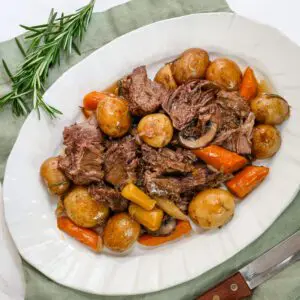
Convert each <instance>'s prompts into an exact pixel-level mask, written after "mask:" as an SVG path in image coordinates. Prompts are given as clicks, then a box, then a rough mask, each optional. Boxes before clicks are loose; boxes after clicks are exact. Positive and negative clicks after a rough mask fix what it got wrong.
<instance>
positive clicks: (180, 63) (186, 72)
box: [171, 48, 209, 84]
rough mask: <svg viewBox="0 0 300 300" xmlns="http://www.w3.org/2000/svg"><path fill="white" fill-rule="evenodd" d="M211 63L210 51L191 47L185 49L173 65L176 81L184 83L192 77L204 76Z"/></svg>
mask: <svg viewBox="0 0 300 300" xmlns="http://www.w3.org/2000/svg"><path fill="white" fill-rule="evenodd" d="M208 64H209V57H208V53H207V52H206V51H205V50H203V49H200V48H191V49H188V50H186V51H184V52H183V53H182V54H181V55H180V56H179V58H177V59H176V60H175V61H174V62H173V64H172V66H171V69H172V73H173V76H174V78H175V81H176V82H177V83H178V84H182V83H184V82H186V81H188V80H191V79H198V78H204V76H205V72H206V69H207V67H208Z"/></svg>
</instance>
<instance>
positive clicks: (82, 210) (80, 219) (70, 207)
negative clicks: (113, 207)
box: [64, 186, 109, 228]
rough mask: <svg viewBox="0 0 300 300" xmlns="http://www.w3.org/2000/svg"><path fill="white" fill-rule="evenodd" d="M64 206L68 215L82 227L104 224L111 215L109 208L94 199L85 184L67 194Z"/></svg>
mask: <svg viewBox="0 0 300 300" xmlns="http://www.w3.org/2000/svg"><path fill="white" fill-rule="evenodd" d="M64 207H65V210H66V213H67V215H68V217H69V218H70V219H71V220H72V221H73V222H74V223H75V224H76V225H78V226H81V227H87V228H89V227H94V226H96V225H99V224H103V223H104V222H105V221H106V220H107V218H108V215H109V208H107V207H105V206H104V205H103V204H102V203H99V202H97V201H96V200H94V199H93V198H92V197H91V196H90V194H89V192H88V190H87V188H86V187H83V186H77V187H75V188H74V189H73V190H72V191H70V192H69V193H68V194H67V195H66V197H65V198H64Z"/></svg>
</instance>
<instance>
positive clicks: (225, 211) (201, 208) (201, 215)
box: [188, 189, 235, 229]
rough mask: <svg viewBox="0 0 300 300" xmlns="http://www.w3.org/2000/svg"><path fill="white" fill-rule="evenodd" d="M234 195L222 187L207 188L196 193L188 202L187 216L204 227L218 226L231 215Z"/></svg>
mask: <svg viewBox="0 0 300 300" xmlns="http://www.w3.org/2000/svg"><path fill="white" fill-rule="evenodd" d="M234 209H235V203H234V197H233V195H232V194H231V193H229V192H228V191H226V190H222V189H208V190H204V191H202V192H200V193H198V194H197V195H196V197H195V198H194V199H193V200H192V201H191V202H190V204H189V209H188V212H189V216H190V217H191V219H192V220H193V222H194V223H195V224H197V225H198V226H200V227H202V228H204V229H213V228H218V227H220V226H223V225H224V224H226V223H227V222H228V221H229V220H230V219H231V218H232V216H233V214H234Z"/></svg>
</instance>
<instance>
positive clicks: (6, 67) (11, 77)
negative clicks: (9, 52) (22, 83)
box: [2, 59, 15, 81]
mask: <svg viewBox="0 0 300 300" xmlns="http://www.w3.org/2000/svg"><path fill="white" fill-rule="evenodd" d="M2 64H3V67H4V70H5V72H6V74H7V75H8V77H9V78H10V80H11V81H14V80H15V79H14V77H13V75H12V73H11V72H10V70H9V68H8V66H7V63H6V62H5V60H4V59H2Z"/></svg>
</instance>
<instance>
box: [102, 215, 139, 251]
mask: <svg viewBox="0 0 300 300" xmlns="http://www.w3.org/2000/svg"><path fill="white" fill-rule="evenodd" d="M140 231H141V226H140V224H139V223H137V222H136V221H134V220H133V219H132V218H131V217H130V216H129V215H128V214H127V213H119V214H116V215H114V216H113V217H111V218H110V219H109V220H108V222H107V224H106V226H105V228H104V233H103V241H104V245H105V246H106V247H107V248H109V249H111V250H113V251H117V252H123V251H126V250H127V249H129V248H130V247H131V246H132V245H133V243H134V242H135V241H136V240H137V239H138V237H139V235H140Z"/></svg>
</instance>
